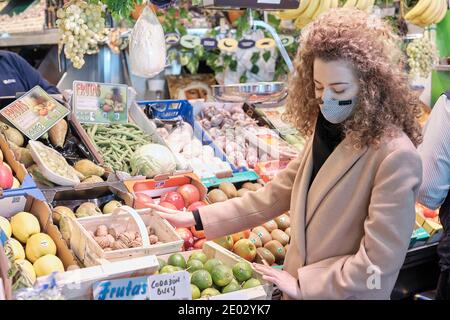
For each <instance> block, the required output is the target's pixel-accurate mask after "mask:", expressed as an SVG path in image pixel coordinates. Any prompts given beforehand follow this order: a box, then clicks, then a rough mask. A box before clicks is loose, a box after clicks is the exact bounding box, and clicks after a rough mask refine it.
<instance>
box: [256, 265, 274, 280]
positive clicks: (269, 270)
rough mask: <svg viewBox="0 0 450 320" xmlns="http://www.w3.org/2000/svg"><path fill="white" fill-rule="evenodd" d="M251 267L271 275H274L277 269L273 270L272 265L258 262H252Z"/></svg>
mask: <svg viewBox="0 0 450 320" xmlns="http://www.w3.org/2000/svg"><path fill="white" fill-rule="evenodd" d="M253 267H254V268H255V270H256V271H258V272H261V273H263V274H265V275H269V276H272V277H275V276H276V275H277V270H275V269H274V268H272V267H269V266H265V265H262V264H258V263H253Z"/></svg>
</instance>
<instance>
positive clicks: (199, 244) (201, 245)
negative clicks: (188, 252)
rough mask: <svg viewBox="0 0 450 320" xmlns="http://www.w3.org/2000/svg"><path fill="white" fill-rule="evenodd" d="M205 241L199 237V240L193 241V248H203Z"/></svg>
mask: <svg viewBox="0 0 450 320" xmlns="http://www.w3.org/2000/svg"><path fill="white" fill-rule="evenodd" d="M205 242H206V239H200V240H197V241H196V242H195V243H194V249H199V250H202V249H203V245H204V244H205Z"/></svg>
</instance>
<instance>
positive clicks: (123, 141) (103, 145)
mask: <svg viewBox="0 0 450 320" xmlns="http://www.w3.org/2000/svg"><path fill="white" fill-rule="evenodd" d="M84 128H85V129H86V132H87V134H88V136H89V137H90V138H91V140H92V142H93V143H94V144H95V147H96V148H97V150H98V151H99V152H100V154H101V155H102V157H103V160H104V161H105V164H106V165H107V166H108V167H110V168H112V169H114V170H116V171H123V172H127V173H130V174H131V173H132V170H133V166H132V164H131V159H132V158H133V155H134V153H135V152H136V151H137V150H138V149H140V148H141V147H143V146H145V145H148V144H150V143H151V142H152V141H151V137H150V136H148V135H147V134H145V133H144V132H142V131H141V130H140V129H139V128H138V127H137V126H135V125H134V124H130V123H129V124H112V125H96V124H95V125H84ZM145 150H146V148H143V149H140V151H139V153H141V152H142V153H145ZM155 156H158V154H155ZM136 158H138V157H136ZM139 168H140V167H139V166H135V167H134V170H138V169H139Z"/></svg>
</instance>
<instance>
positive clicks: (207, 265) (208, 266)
mask: <svg viewBox="0 0 450 320" xmlns="http://www.w3.org/2000/svg"><path fill="white" fill-rule="evenodd" d="M221 264H223V263H222V261H220V260H217V259H210V260H208V261H206V263H205V265H204V267H205V270H207V271H208V272H209V273H211V272H212V270H213V269H214V267H215V266H218V265H221Z"/></svg>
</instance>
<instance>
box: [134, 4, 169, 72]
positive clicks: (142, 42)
mask: <svg viewBox="0 0 450 320" xmlns="http://www.w3.org/2000/svg"><path fill="white" fill-rule="evenodd" d="M165 66H166V40H165V36H164V31H163V28H162V26H161V24H160V23H159V21H158V18H157V17H156V15H155V14H154V13H153V11H152V10H151V9H149V8H148V7H145V9H144V11H143V13H142V14H141V16H140V18H139V19H138V21H137V22H136V25H135V26H134V28H133V32H132V33H131V38H130V68H131V73H133V74H134V75H136V76H139V77H143V78H152V77H154V76H156V75H157V74H159V73H160V72H161V71H163V70H164V68H165Z"/></svg>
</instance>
